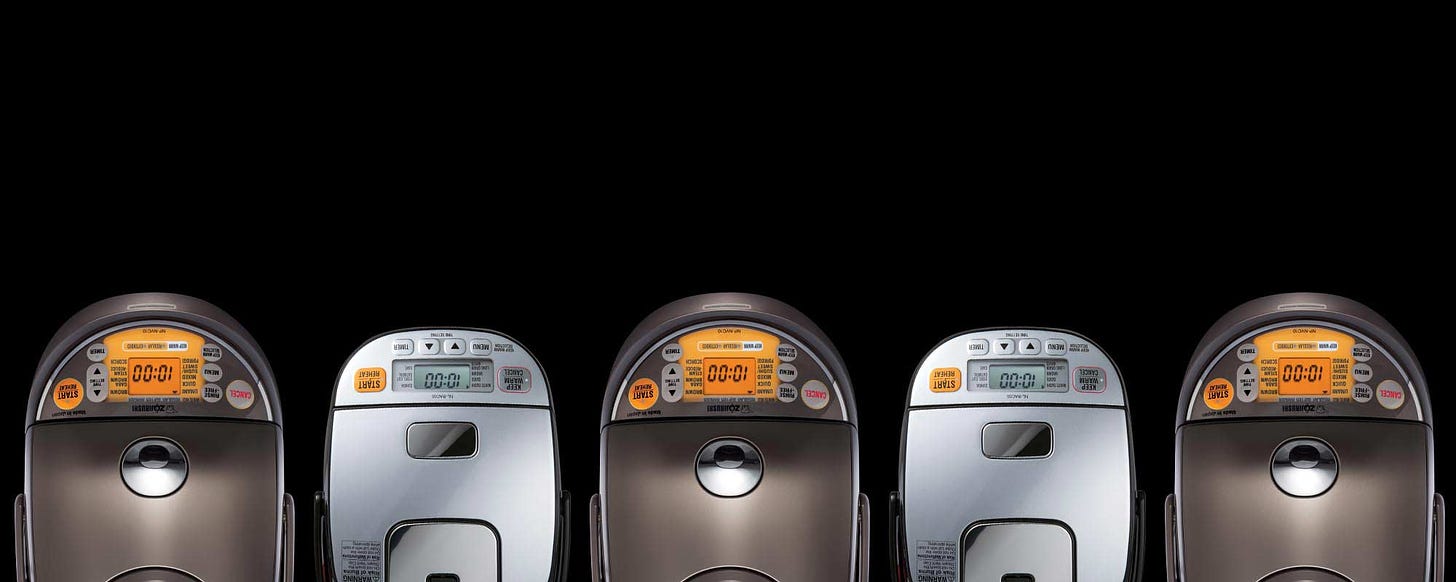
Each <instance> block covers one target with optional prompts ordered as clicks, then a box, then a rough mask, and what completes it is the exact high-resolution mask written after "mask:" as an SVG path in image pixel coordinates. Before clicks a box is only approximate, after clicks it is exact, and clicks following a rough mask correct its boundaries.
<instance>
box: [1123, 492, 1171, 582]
mask: <svg viewBox="0 0 1456 582" xmlns="http://www.w3.org/2000/svg"><path fill="white" fill-rule="evenodd" d="M1135 511H1137V515H1136V516H1135V517H1134V518H1133V522H1132V526H1133V527H1134V528H1137V533H1136V535H1137V538H1136V541H1135V542H1134V543H1135V544H1137V545H1136V546H1135V547H1134V548H1133V557H1132V560H1133V562H1132V568H1129V572H1128V576H1129V578H1128V579H1129V580H1131V581H1132V582H1142V579H1143V562H1145V561H1147V555H1148V494H1147V493H1144V492H1143V490H1141V489H1139V490H1138V492H1137V507H1136V508H1135ZM1170 580H1171V578H1170Z"/></svg>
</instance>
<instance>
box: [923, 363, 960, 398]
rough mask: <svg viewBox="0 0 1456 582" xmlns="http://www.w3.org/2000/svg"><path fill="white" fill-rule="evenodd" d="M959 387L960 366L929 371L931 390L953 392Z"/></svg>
mask: <svg viewBox="0 0 1456 582" xmlns="http://www.w3.org/2000/svg"><path fill="white" fill-rule="evenodd" d="M960 389H961V369H960V368H936V369H934V370H931V371H930V391H931V392H955V391H956V390H960Z"/></svg>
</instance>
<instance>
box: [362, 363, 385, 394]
mask: <svg viewBox="0 0 1456 582" xmlns="http://www.w3.org/2000/svg"><path fill="white" fill-rule="evenodd" d="M387 377H388V375H387V374H386V373H385V371H384V368H359V369H358V370H355V371H354V391H355V392H363V393H366V394H367V393H370V392H382V391H384V384H385V381H386V379H387Z"/></svg>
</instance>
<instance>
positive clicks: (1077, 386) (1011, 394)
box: [910, 329, 1124, 407]
mask: <svg viewBox="0 0 1456 582" xmlns="http://www.w3.org/2000/svg"><path fill="white" fill-rule="evenodd" d="M1123 403H1124V399H1123V392H1122V379H1121V378H1119V377H1118V376H1117V370H1116V368H1115V367H1114V366H1113V365H1112V360H1111V359H1110V358H1108V357H1107V354H1105V353H1103V351H1102V349H1101V348H1099V347H1097V345H1096V344H1094V343H1092V342H1091V341H1090V340H1088V339H1087V338H1084V337H1081V336H1079V335H1077V334H1074V333H1070V332H1066V331H1060V330H1045V329H1002V330H982V331H974V332H970V333H967V334H963V335H960V336H957V337H954V338H951V339H949V340H946V341H945V342H943V343H941V344H940V345H939V346H937V347H936V348H935V349H934V350H932V351H931V352H930V355H928V356H926V358H925V361H924V362H922V363H921V365H920V368H919V369H918V370H917V371H916V373H915V381H914V385H913V386H912V388H911V394H910V406H912V407H913V406H946V405H956V404H1086V405H1099V406H1108V405H1111V406H1121V405H1123Z"/></svg>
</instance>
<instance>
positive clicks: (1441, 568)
mask: <svg viewBox="0 0 1456 582" xmlns="http://www.w3.org/2000/svg"><path fill="white" fill-rule="evenodd" d="M1434 505H1435V509H1434V510H1432V514H1433V515H1432V519H1435V520H1436V523H1435V524H1434V526H1433V527H1434V528H1435V532H1436V536H1435V538H1436V540H1435V542H1436V544H1435V551H1436V557H1435V559H1434V560H1433V561H1434V562H1435V566H1434V569H1435V570H1436V571H1435V573H1434V574H1435V575H1434V576H1433V577H1432V578H1431V579H1432V580H1435V581H1436V582H1446V499H1445V498H1443V497H1441V494H1440V493H1437V494H1436V502H1435V504H1434Z"/></svg>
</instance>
